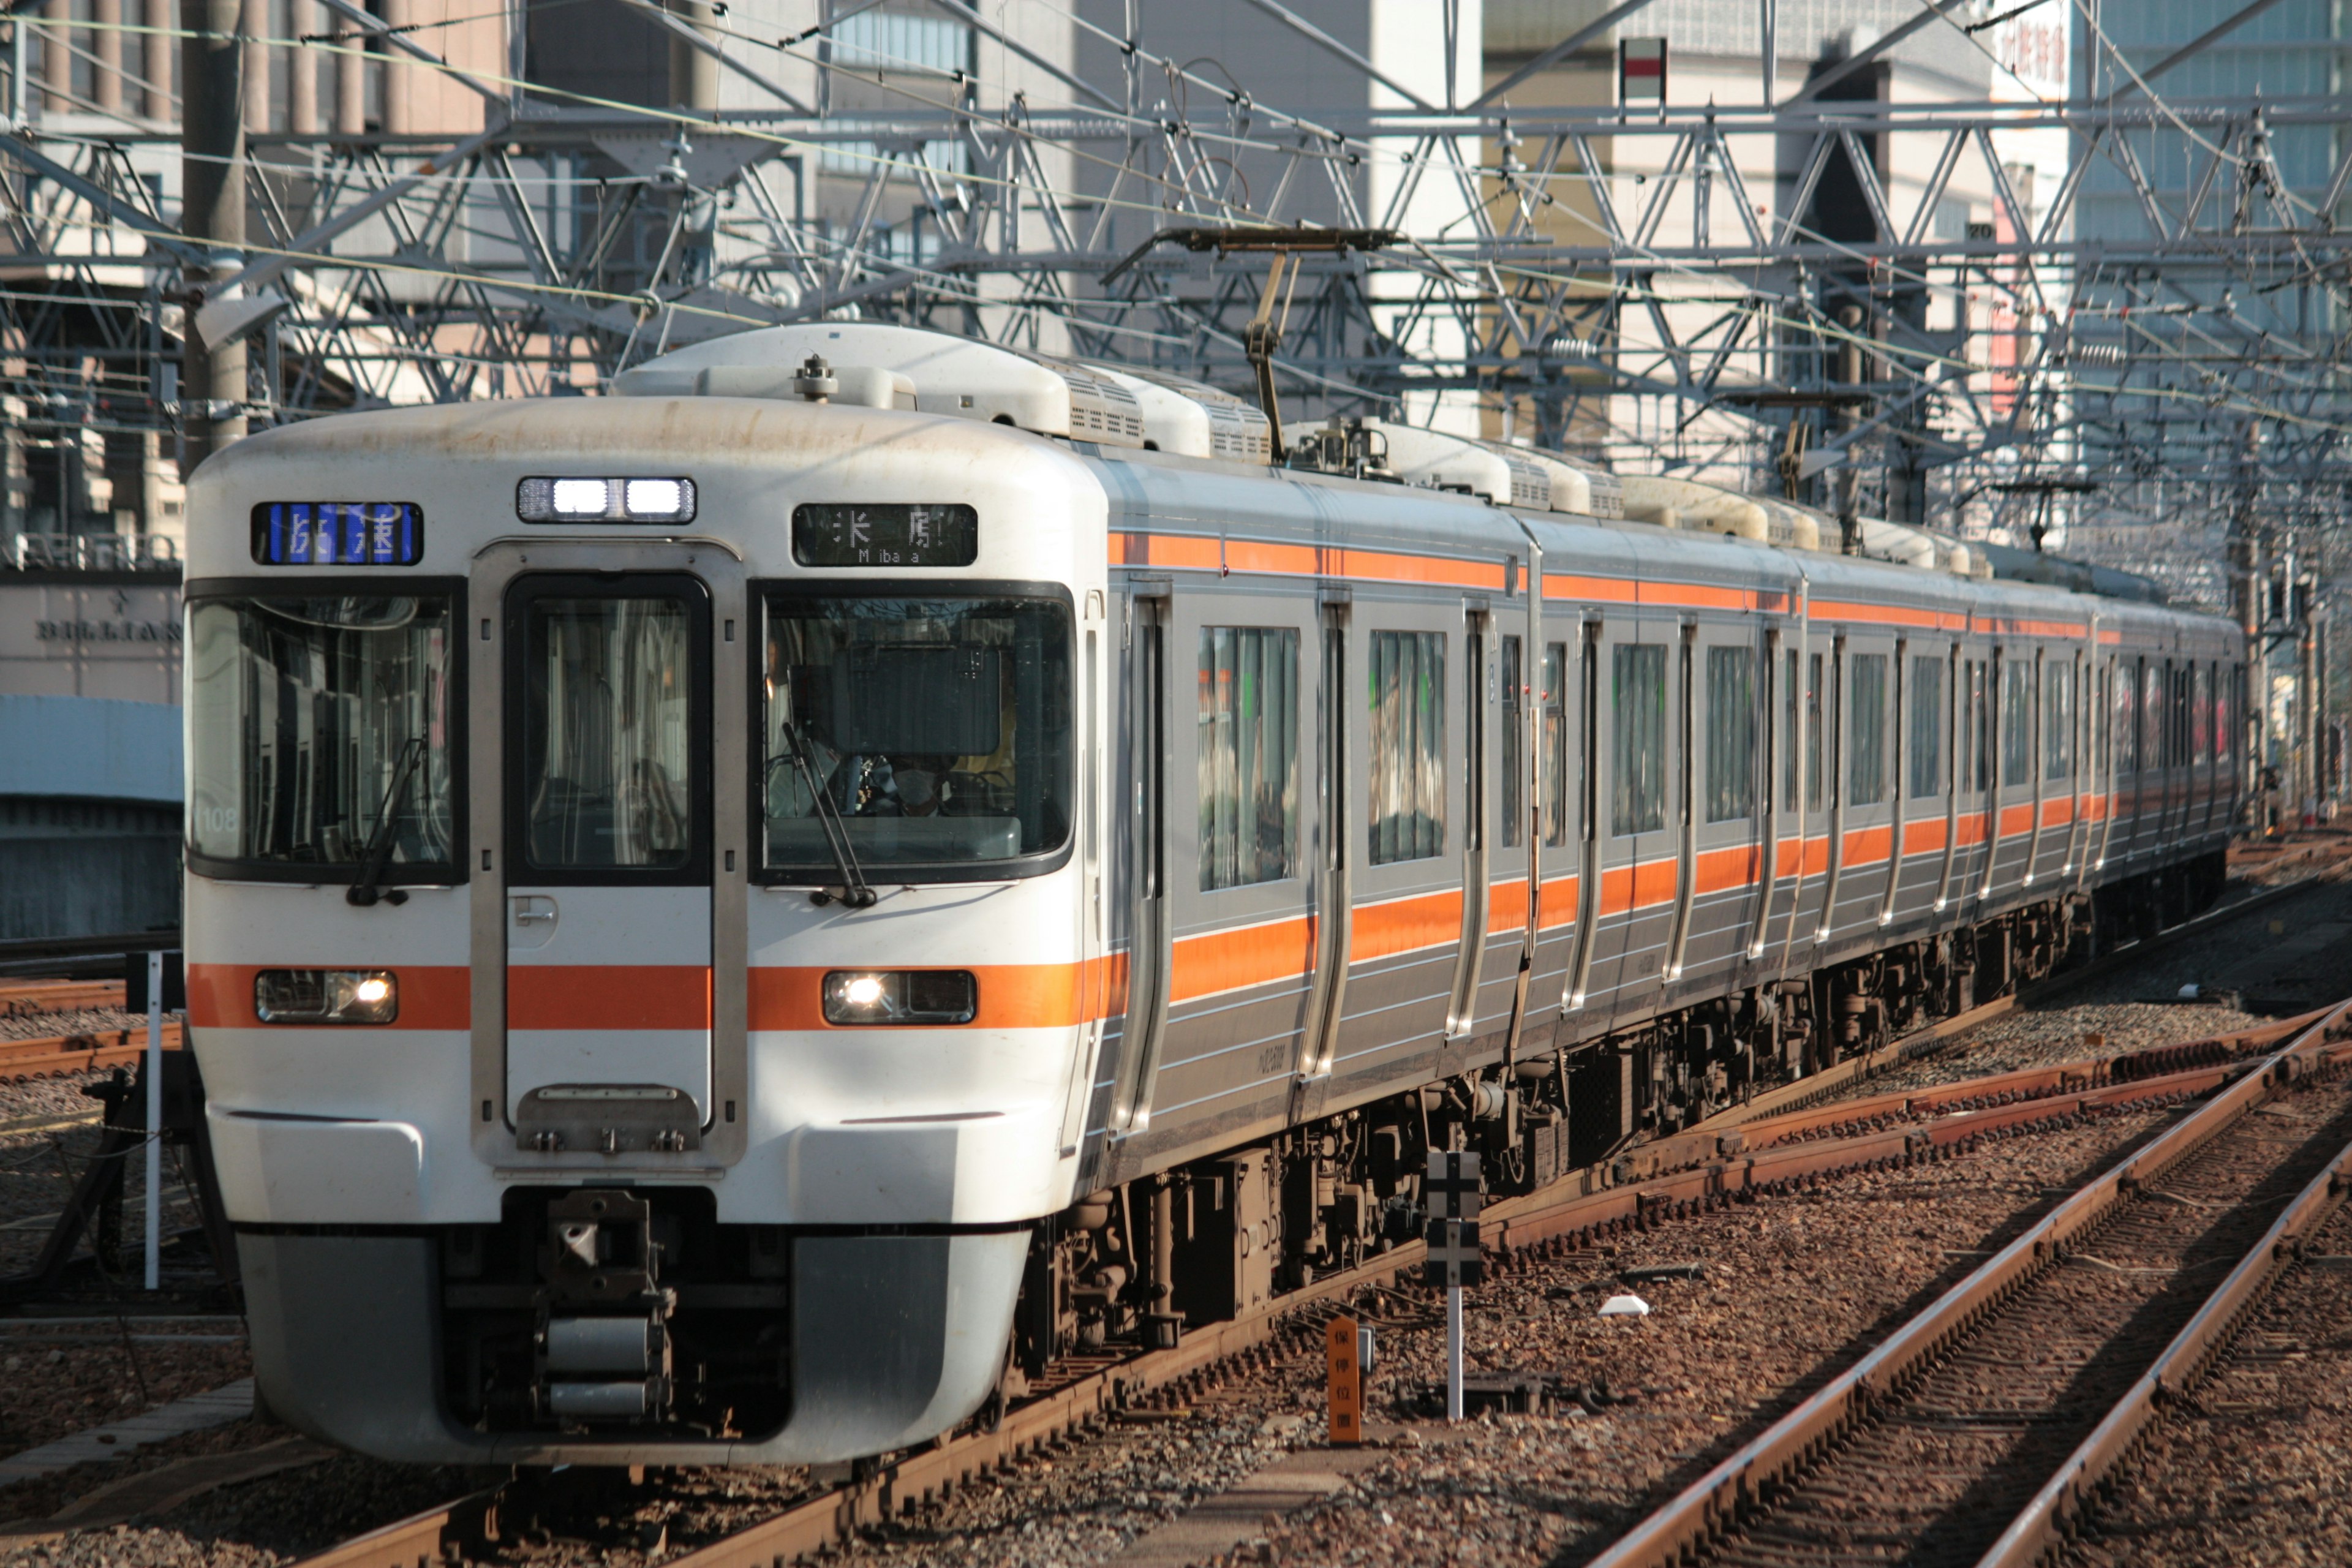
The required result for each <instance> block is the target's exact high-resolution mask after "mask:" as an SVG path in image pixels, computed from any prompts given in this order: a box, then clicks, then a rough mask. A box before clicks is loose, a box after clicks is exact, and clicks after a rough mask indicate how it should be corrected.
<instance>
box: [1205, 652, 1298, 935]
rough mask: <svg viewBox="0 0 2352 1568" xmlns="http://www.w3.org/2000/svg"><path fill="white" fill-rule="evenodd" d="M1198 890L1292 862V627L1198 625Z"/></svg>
mask: <svg viewBox="0 0 2352 1568" xmlns="http://www.w3.org/2000/svg"><path fill="white" fill-rule="evenodd" d="M1200 744H1201V756H1200V763H1201V890H1202V892H1204V893H1206V892H1213V891H1215V890H1216V889H1220V888H1241V887H1247V886H1249V885H1250V884H1252V883H1254V882H1273V881H1278V880H1280V879H1283V878H1285V877H1291V876H1296V875H1297V870H1298V634H1297V632H1296V631H1294V630H1291V629H1290V628H1288V627H1276V626H1202V628H1201V735H1200Z"/></svg>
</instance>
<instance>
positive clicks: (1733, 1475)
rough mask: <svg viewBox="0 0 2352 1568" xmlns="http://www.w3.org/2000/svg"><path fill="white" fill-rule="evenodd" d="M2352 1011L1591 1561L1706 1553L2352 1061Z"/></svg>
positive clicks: (1958, 1289) (1620, 1566)
mask: <svg viewBox="0 0 2352 1568" xmlns="http://www.w3.org/2000/svg"><path fill="white" fill-rule="evenodd" d="M2347 1014H2352V1001H2347V1002H2344V1003H2340V1004H2338V1005H2336V1006H2334V1007H2331V1008H2329V1009H2328V1010H2327V1011H2326V1014H2325V1015H2324V1016H2321V1017H2320V1018H2318V1019H2315V1020H2314V1021H2313V1022H2312V1023H2311V1024H2309V1025H2308V1026H2305V1028H2304V1029H2303V1031H2302V1032H2301V1033H2299V1034H2298V1035H2296V1036H2295V1037H2294V1038H2293V1039H2292V1040H2290V1041H2289V1042H2288V1043H2287V1044H2286V1045H2284V1046H2283V1047H2280V1048H2279V1049H2278V1050H2276V1051H2273V1053H2271V1054H2270V1055H2269V1056H2267V1057H2264V1058H2261V1059H2260V1060H2259V1061H2258V1062H2256V1063H2254V1064H2253V1065H2252V1068H2251V1069H2250V1070H2247V1071H2244V1072H2242V1074H2241V1075H2240V1076H2239V1077H2238V1079H2237V1080H2236V1081H2235V1082H2234V1083H2232V1084H2231V1085H2230V1086H2229V1087H2228V1088H2227V1089H2223V1090H2222V1092H2221V1093H2220V1094H2217V1095H2215V1096H2214V1097H2213V1099H2212V1100H2210V1101H2208V1102H2207V1103H2206V1104H2205V1105H2204V1106H2203V1107H2201V1108H2200V1110H2198V1111H2197V1112H2196V1113H2195V1114H2194V1115H2192V1116H2190V1117H2189V1118H2188V1119H2187V1120H2185V1121H2181V1122H2180V1123H2179V1124H2178V1125H2177V1126H2175V1127H2173V1128H2171V1129H2170V1130H2168V1131H2166V1132H2165V1133H2164V1134H2163V1135H2162V1136H2161V1137H2159V1138H2157V1139H2155V1140H2154V1141H2153V1142H2149V1143H2147V1145H2146V1146H2144V1147H2142V1148H2140V1149H2137V1150H2136V1151H2134V1152H2132V1153H2131V1154H2129V1155H2127V1156H2126V1158H2124V1159H2123V1160H2121V1161H2119V1162H2117V1163H2116V1164H2115V1165H2113V1166H2112V1167H2110V1168H2109V1169H2108V1170H2107V1171H2105V1173H2102V1174H2101V1175H2099V1176H2098V1177H2096V1178H2095V1179H2094V1180H2093V1181H2091V1182H2090V1183H2088V1184H2085V1185H2084V1186H2083V1187H2081V1188H2080V1189H2078V1190H2077V1191H2075V1192H2074V1194H2072V1195H2070V1196H2069V1197H2067V1198H2066V1199H2065V1200H2064V1201H2063V1202H2062V1203H2061V1204H2059V1205H2057V1207H2055V1208H2054V1209H2053V1210H2052V1211H2051V1212H2050V1213H2049V1214H2048V1215H2045V1216H2043V1218H2042V1219H2041V1220H2040V1221H2038V1222H2037V1223H2036V1224H2035V1225H2033V1226H2032V1227H2031V1228H2030V1229H2028V1230H2027V1231H2026V1232H2025V1233H2024V1234H2023V1235H2021V1236H2020V1237H2018V1238H2017V1239H2016V1240H2014V1241H2012V1242H2011V1243H2010V1244H2009V1245H2008V1246H2007V1247H2003V1248H2002V1249H2001V1250H2000V1252H1999V1253H1998V1254H1996V1255H1995V1256H1994V1257H1993V1258H1991V1259H1990V1261H1988V1262H1987V1263H1985V1264H1984V1265H1983V1266H1982V1267H1981V1268H1978V1269H1976V1270H1975V1271H1974V1272H1972V1273H1971V1274H1969V1277H1968V1278H1967V1279H1963V1280H1961V1281H1960V1282H1959V1283H1958V1284H1957V1285H1955V1286H1953V1287H1952V1288H1951V1289H1949V1290H1948V1291H1946V1292H1945V1293H1944V1294H1943V1295H1942V1296H1940V1297H1938V1298H1937V1300H1936V1301H1935V1302H1934V1303H1933V1304H1931V1305H1930V1306H1929V1307H1928V1308H1927V1310H1925V1311H1923V1312H1921V1313H1920V1314H1919V1315H1918V1316H1916V1317H1915V1318H1913V1319H1912V1320H1911V1321H1909V1322H1908V1323H1906V1324H1905V1325H1904V1326H1903V1327H1902V1328H1901V1329H1899V1330H1897V1331H1895V1334H1894V1335H1893V1336H1892V1337H1890V1338H1889V1339H1887V1340H1886V1341H1885V1342H1884V1343H1882V1344H1880V1345H1879V1346H1878V1347H1877V1348H1876V1349H1874V1350H1873V1351H1872V1352H1870V1353H1869V1354H1867V1355H1865V1356H1864V1357H1863V1358H1862V1359H1861V1360H1860V1361H1859V1362H1857V1363H1854V1364H1853V1366H1852V1367H1850V1368H1848V1369H1847V1370H1846V1371H1844V1372H1843V1373H1840V1374H1839V1375H1838V1376H1837V1377H1836V1378H1834V1379H1832V1381H1831V1382H1830V1384H1828V1385H1827V1386H1826V1387H1824V1388H1822V1389H1821V1390H1820V1391H1819V1392H1818V1393H1816V1394H1813V1395H1811V1397H1810V1398H1808V1399H1806V1400H1805V1401H1804V1402H1803V1403H1802V1404H1801V1405H1798V1406H1797V1408H1796V1409H1794V1410H1792V1411H1790V1413H1789V1414H1788V1415H1784V1416H1782V1417H1781V1418H1780V1420H1778V1421H1776V1422H1774V1423H1773V1424H1772V1425H1771V1426H1769V1427H1768V1428H1766V1429H1765V1430H1764V1431H1763V1432H1762V1433H1760V1434H1759V1435H1758V1436H1756V1437H1754V1438H1752V1439H1750V1440H1749V1441H1748V1443H1746V1444H1744V1445H1742V1446H1741V1447H1740V1448H1739V1449H1738V1452H1736V1453H1734V1454H1732V1455H1731V1456H1730V1457H1729V1458H1726V1459H1724V1460H1723V1461H1722V1462H1721V1463H1719V1464H1717V1465H1716V1466H1715V1467H1714V1468H1712V1469H1710V1470H1708V1471H1707V1473H1706V1475H1704V1476H1702V1477H1700V1478H1699V1479H1697V1480H1696V1481H1695V1482H1693V1483H1692V1484H1691V1485H1690V1486H1689V1487H1687V1488H1685V1489H1684V1490H1683V1491H1682V1492H1681V1493H1680V1494H1678V1495H1677V1496H1675V1498H1674V1499H1673V1500H1670V1501H1669V1502H1667V1503H1666V1504H1665V1506H1664V1507H1663V1508H1661V1509H1659V1510H1656V1511H1655V1512H1654V1513H1652V1514H1651V1515H1650V1516H1649V1517H1648V1518H1647V1519H1644V1520H1643V1521H1642V1522H1641V1523H1640V1524H1638V1525H1636V1526H1635V1527H1634V1528H1633V1530H1632V1531H1630V1532H1629V1533H1627V1534H1626V1535H1625V1536H1624V1537H1623V1538H1622V1539H1621V1540H1619V1541H1618V1542H1617V1543H1616V1544H1615V1545H1613V1546H1612V1547H1611V1548H1610V1549H1609V1550H1608V1551H1607V1552H1603V1553H1602V1554H1601V1556H1599V1557H1597V1558H1595V1559H1593V1560H1592V1563H1591V1568H1669V1565H1676V1568H1678V1565H1680V1564H1682V1563H1686V1562H1688V1561H1689V1560H1690V1559H1692V1558H1694V1557H1696V1556H1698V1555H1700V1554H1702V1553H1703V1552H1705V1551H1706V1548H1707V1547H1708V1546H1709V1545H1710V1544H1712V1543H1713V1542H1715V1541H1716V1540H1717V1538H1718V1537H1719V1536H1721V1535H1722V1534H1723V1533H1725V1532H1727V1531H1730V1530H1732V1529H1735V1528H1737V1526H1738V1523H1739V1522H1740V1521H1741V1520H1742V1519H1743V1518H1744V1517H1745V1516H1746V1515H1748V1514H1749V1513H1751V1512H1753V1511H1754V1510H1756V1508H1757V1507H1758V1505H1759V1503H1760V1502H1761V1500H1763V1499H1764V1498H1765V1496H1766V1495H1767V1494H1769V1492H1770V1491H1771V1490H1773V1489H1775V1488H1777V1487H1778V1486H1780V1484H1781V1483H1783V1482H1784V1481H1786V1480H1787V1479H1790V1477H1792V1476H1794V1475H1795V1474H1797V1473H1798V1472H1799V1471H1801V1470H1802V1469H1803V1468H1806V1467H1807V1466H1809V1465H1811V1463H1813V1462H1814V1461H1815V1460H1816V1459H1818V1458H1820V1456H1821V1455H1822V1453H1823V1452H1824V1451H1825V1450H1826V1449H1828V1448H1829V1447H1832V1446H1833V1445H1834V1444H1835V1443H1837V1442H1838V1441H1839V1440H1840V1439H1841V1438H1842V1437H1843V1436H1845V1435H1846V1434H1847V1433H1848V1432H1849V1431H1851V1430H1852V1429H1853V1427H1855V1426H1858V1425H1859V1424H1860V1423H1862V1422H1863V1421H1864V1420H1866V1419H1868V1417H1869V1416H1870V1415H1871V1414H1872V1411H1873V1410H1874V1406H1875V1405H1877V1404H1878V1402H1879V1401H1880V1400H1882V1399H1884V1398H1885V1397H1886V1396H1888V1395H1890V1394H1893V1393H1894V1392H1895V1390H1897V1389H1899V1388H1900V1387H1901V1386H1902V1385H1903V1384H1905V1383H1906V1381H1907V1380H1908V1379H1909V1378H1910V1377H1911V1375H1912V1374H1913V1373H1916V1371H1917V1370H1919V1369H1920V1368H1921V1367H1923V1366H1925V1365H1926V1364H1927V1363H1930V1362H1931V1361H1933V1360H1934V1359H1935V1358H1936V1357H1937V1356H1938V1355H1940V1354H1942V1353H1943V1352H1945V1351H1947V1350H1948V1349H1949V1348H1950V1347H1951V1346H1952V1345H1953V1344H1954V1342H1957V1341H1958V1339H1959V1338H1960V1336H1962V1335H1963V1334H1965V1333H1967V1332H1968V1331H1970V1330H1971V1329H1973V1328H1974V1327H1976V1325H1977V1324H1978V1323H1979V1322H1980V1321H1983V1320H1984V1319H1985V1318H1987V1317H1989V1316H1990V1314H1991V1313H1992V1312H1994V1311H1995V1310H1998V1309H1999V1308H2000V1306H2001V1305H2002V1304H2003V1303H2005V1302H2006V1301H2007V1300H2009V1298H2010V1297H2011V1296H2012V1295H2013V1294H2015V1293H2016V1291H2017V1290H2018V1289H2019V1288H2020V1287H2021V1286H2022V1285H2023V1284H2024V1283H2025V1281H2026V1280H2027V1279H2030V1278H2032V1276H2033V1275H2034V1274H2036V1273H2038V1272H2039V1271H2040V1270H2041V1269H2042V1268H2043V1267H2044V1266H2045V1265H2046V1264H2048V1263H2049V1262H2051V1261H2052V1260H2053V1259H2054V1258H2056V1257H2057V1256H2058V1255H2059V1253H2060V1251H2061V1249H2062V1248H2063V1247H2065V1245H2066V1244H2067V1242H2068V1241H2069V1240H2070V1239H2072V1238H2073V1237H2076V1236H2078V1235H2080V1234H2082V1233H2084V1231H2086V1230H2088V1229H2090V1228H2091V1227H2093V1226H2096V1225H2098V1224H2100V1223H2101V1222H2102V1221H2104V1220H2105V1218H2106V1217H2107V1216H2108V1215H2110V1214H2111V1213H2112V1212H2114V1210H2116V1208H2117V1207H2118V1206H2120V1205H2123V1204H2125V1203H2127V1202H2129V1201H2130V1199H2131V1197H2132V1195H2133V1194H2135V1193H2136V1192H2137V1191H2138V1190H2139V1189H2141V1188H2143V1187H2146V1186H2147V1185H2149V1184H2153V1183H2154V1182H2156V1181H2158V1179H2160V1178H2161V1176H2162V1174H2163V1173H2165V1172H2167V1171H2168V1170H2170V1169H2171V1168H2172V1167H2174V1166H2175V1165H2177V1164H2179V1163H2180V1162H2181V1161H2182V1160H2185V1159H2187V1158H2188V1157H2189V1155H2190V1154H2192V1153H2194V1152H2197V1151H2198V1150H2199V1149H2200V1148H2202V1147H2203V1146H2204V1145H2205V1144H2207V1143H2209V1142H2211V1141H2212V1140H2213V1139H2215V1138H2216V1137H2218V1136H2220V1135H2221V1133H2222V1132H2223V1131H2226V1130H2227V1129H2229V1128H2230V1127H2231V1126H2232V1125H2234V1124H2235V1123H2236V1122H2237V1121H2238V1119H2239V1118H2240V1117H2242V1115H2244V1114H2245V1113H2246V1112H2247V1111H2249V1110H2252V1109H2253V1108H2254V1107H2255V1106H2256V1105H2258V1104H2260V1103H2261V1102H2263V1100H2267V1099H2268V1098H2269V1097H2270V1095H2271V1094H2272V1093H2273V1091H2274V1090H2275V1089H2276V1088H2277V1087H2279V1086H2280V1085H2282V1084H2284V1083H2288V1082H2292V1081H2294V1080H2295V1079H2300V1078H2302V1077H2304V1076H2305V1075H2306V1074H2307V1073H2309V1072H2310V1071H2312V1070H2315V1068H2317V1067H2318V1066H2319V1065H2321V1064H2322V1063H2331V1062H2334V1061H2337V1060H2352V1043H2345V1042H2342V1041H2339V1040H2337V1039H2335V1038H2334V1036H2335V1035H2336V1033H2337V1031H2338V1030H2339V1028H2340V1026H2342V1025H2343V1023H2344V1021H2345V1019H2346V1016H2347ZM2161 1081H2163V1080H2161V1079H2149V1080H2146V1082H2145V1083H2143V1084H2141V1085H2130V1086H2125V1087H2126V1088H2145V1087H2147V1086H2148V1085H2152V1084H2154V1083H2157V1082H2161Z"/></svg>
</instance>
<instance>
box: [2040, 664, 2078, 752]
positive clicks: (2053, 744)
mask: <svg viewBox="0 0 2352 1568" xmlns="http://www.w3.org/2000/svg"><path fill="white" fill-rule="evenodd" d="M2073 772H2074V666H2073V665H2071V664H2058V663H2053V664H2052V665H2050V666H2049V668H2047V669H2045V670H2044V671H2043V672H2042V777H2044V778H2053V779H2063V778H2064V777H2066V776H2067V775H2068V774H2069V773H2073Z"/></svg>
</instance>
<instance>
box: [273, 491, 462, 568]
mask: <svg viewBox="0 0 2352 1568" xmlns="http://www.w3.org/2000/svg"><path fill="white" fill-rule="evenodd" d="M253 558H254V560H255V561H257V562H258V563H260V564H262V565H264V566H414V565H415V564H416V563H418V562H419V561H422V560H423V559H424V558H425V509H424V508H423V507H420V506H418V505H416V504H415V502H413V501H404V500H319V501H303V500H297V501H264V502H263V503H262V504H261V505H259V506H257V507H255V508H254V509H253Z"/></svg>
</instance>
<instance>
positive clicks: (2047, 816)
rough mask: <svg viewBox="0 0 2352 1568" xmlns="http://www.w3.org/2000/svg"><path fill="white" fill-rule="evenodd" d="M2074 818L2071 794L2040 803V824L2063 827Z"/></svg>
mask: <svg viewBox="0 0 2352 1568" xmlns="http://www.w3.org/2000/svg"><path fill="white" fill-rule="evenodd" d="M2072 821H2074V799H2073V797H2071V796H2062V797H2061V798H2059V799H2057V800H2050V801H2044V802H2042V826H2044V827H2063V826H2066V825H2067V824H2068V823H2070V822H2072Z"/></svg>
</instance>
